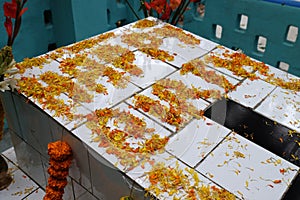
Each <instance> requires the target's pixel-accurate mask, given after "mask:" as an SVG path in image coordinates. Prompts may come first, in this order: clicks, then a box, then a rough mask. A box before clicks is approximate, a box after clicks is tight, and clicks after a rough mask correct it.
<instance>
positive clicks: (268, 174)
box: [196, 134, 299, 200]
mask: <svg viewBox="0 0 300 200" xmlns="http://www.w3.org/2000/svg"><path fill="white" fill-rule="evenodd" d="M196 170H197V171H199V172H200V173H202V174H204V175H207V176H209V177H210V178H211V180H213V181H214V182H216V183H217V184H219V185H222V187H224V188H226V189H227V190H228V191H230V192H232V193H233V194H235V195H236V196H238V197H240V198H244V199H274V200H275V199H281V197H282V196H283V194H284V193H285V192H286V190H287V189H288V186H289V185H290V183H291V181H292V180H293V179H294V177H295V175H296V174H297V171H298V170H299V167H297V166H295V165H293V164H291V163H289V162H287V161H285V160H283V159H282V158H280V157H278V156H276V155H275V154H273V153H271V152H269V151H267V150H265V149H263V148H261V147H260V146H258V145H256V144H254V143H252V142H250V141H248V140H247V139H245V138H243V137H241V136H239V135H237V134H230V135H229V136H228V137H227V138H226V139H225V140H224V141H223V142H222V144H221V145H219V146H218V147H217V148H216V149H215V150H214V151H213V152H212V153H211V154H210V155H209V156H208V157H207V158H206V159H204V161H203V162H202V163H201V164H200V165H199V166H198V167H197V168H196Z"/></svg>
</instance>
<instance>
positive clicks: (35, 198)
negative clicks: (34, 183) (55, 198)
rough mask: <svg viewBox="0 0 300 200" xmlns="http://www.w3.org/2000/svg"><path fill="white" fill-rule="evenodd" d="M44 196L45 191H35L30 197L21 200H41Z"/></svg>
mask: <svg viewBox="0 0 300 200" xmlns="http://www.w3.org/2000/svg"><path fill="white" fill-rule="evenodd" d="M44 196H45V191H44V190H42V189H40V188H39V189H36V190H35V191H33V192H32V193H31V194H30V195H28V196H27V197H25V198H24V199H23V200H41V199H43V197H44Z"/></svg>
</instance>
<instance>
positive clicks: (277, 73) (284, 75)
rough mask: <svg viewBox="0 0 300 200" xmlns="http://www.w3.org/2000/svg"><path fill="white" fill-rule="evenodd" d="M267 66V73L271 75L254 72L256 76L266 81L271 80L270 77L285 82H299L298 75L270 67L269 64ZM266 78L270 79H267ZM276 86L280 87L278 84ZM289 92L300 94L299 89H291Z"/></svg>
mask: <svg viewBox="0 0 300 200" xmlns="http://www.w3.org/2000/svg"><path fill="white" fill-rule="evenodd" d="M268 67H269V71H268V74H269V75H271V76H272V77H270V78H269V77H268V76H264V75H261V74H260V73H259V72H256V73H255V74H256V75H257V76H258V77H260V78H261V79H262V80H265V81H267V82H268V81H270V80H271V82H272V78H278V79H279V80H282V81H285V82H291V83H297V82H298V83H299V82H300V77H297V76H295V75H293V74H289V73H288V72H286V71H283V70H281V69H278V68H275V67H272V66H270V65H268ZM268 79H270V80H268ZM275 84H276V83H275ZM276 86H278V87H281V86H280V85H276ZM291 92H293V93H297V94H298V95H300V91H296V90H291Z"/></svg>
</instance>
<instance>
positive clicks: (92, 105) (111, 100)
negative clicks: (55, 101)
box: [75, 77, 140, 111]
mask: <svg viewBox="0 0 300 200" xmlns="http://www.w3.org/2000/svg"><path fill="white" fill-rule="evenodd" d="M107 80H108V79H107V78H106V77H102V78H101V79H98V80H97V84H102V85H103V86H105V87H106V89H107V93H108V94H102V93H101V94H100V93H97V92H95V91H88V90H86V91H88V93H89V94H90V95H92V96H93V99H90V100H91V102H89V103H87V102H80V104H81V105H83V106H84V107H85V108H87V109H88V110H90V111H94V110H95V109H100V108H105V107H112V106H114V105H116V104H117V103H119V102H121V101H123V100H125V99H126V98H128V97H130V96H131V95H133V94H134V93H136V92H138V91H139V90H140V89H139V88H138V87H137V86H135V85H134V84H132V83H130V82H126V84H127V86H126V87H125V88H117V87H115V86H114V85H112V84H111V83H108V82H107ZM75 82H76V81H75Z"/></svg>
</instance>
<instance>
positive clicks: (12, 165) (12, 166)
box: [2, 154, 19, 174]
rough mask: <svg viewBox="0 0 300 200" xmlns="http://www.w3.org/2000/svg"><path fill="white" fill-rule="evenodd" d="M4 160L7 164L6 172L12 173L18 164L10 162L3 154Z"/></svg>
mask: <svg viewBox="0 0 300 200" xmlns="http://www.w3.org/2000/svg"><path fill="white" fill-rule="evenodd" d="M2 155H3V154H2ZM3 158H4V160H5V161H6V163H7V166H8V171H7V173H8V174H12V173H13V172H14V171H16V170H18V169H19V168H18V166H17V165H16V164H14V163H12V162H11V161H10V160H8V159H7V158H6V157H5V156H3Z"/></svg>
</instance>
